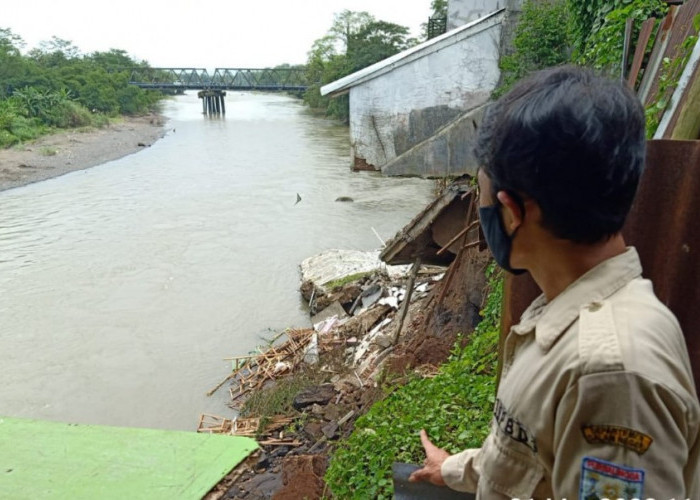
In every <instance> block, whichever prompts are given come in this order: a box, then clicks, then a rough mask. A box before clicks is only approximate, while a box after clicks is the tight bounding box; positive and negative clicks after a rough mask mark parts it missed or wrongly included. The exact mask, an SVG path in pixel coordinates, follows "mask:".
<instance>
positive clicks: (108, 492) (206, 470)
mask: <svg viewBox="0 0 700 500" xmlns="http://www.w3.org/2000/svg"><path fill="white" fill-rule="evenodd" d="M257 447H258V445H257V443H256V442H255V441H254V440H252V439H249V438H243V437H233V436H222V435H210V434H197V433H195V432H181V431H165V430H155V429H134V428H123V427H105V426H98V425H77V424H64V423H58V422H45V421H39V420H28V419H18V418H6V417H0V498H2V499H13V500H14V499H39V498H40V499H64V498H65V499H71V500H72V499H83V498H89V499H112V498H113V499H117V498H118V499H130V500H131V499H141V498H143V499H148V500H156V499H161V498H162V499H169V500H171V499H180V498H183V499H199V498H201V497H202V496H204V495H205V494H206V493H207V492H208V491H209V490H210V489H211V488H212V487H213V486H214V485H215V484H216V483H217V482H218V481H219V480H220V479H221V478H222V477H224V476H225V475H226V474H228V473H229V472H230V471H231V469H233V468H234V467H235V466H236V465H238V464H239V463H240V462H241V461H242V460H243V459H245V458H246V457H247V456H248V455H250V453H252V452H253V451H254V450H255V449H256V448H257Z"/></svg>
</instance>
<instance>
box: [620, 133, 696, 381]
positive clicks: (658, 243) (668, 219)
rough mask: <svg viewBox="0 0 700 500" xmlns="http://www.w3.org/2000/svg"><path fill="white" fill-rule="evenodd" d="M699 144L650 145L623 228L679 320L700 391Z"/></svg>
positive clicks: (659, 141) (665, 302)
mask: <svg viewBox="0 0 700 500" xmlns="http://www.w3.org/2000/svg"><path fill="white" fill-rule="evenodd" d="M698 193H700V141H672V140H658V141H649V143H648V151H647V170H646V172H645V173H644V176H643V178H642V182H641V185H640V187H639V192H638V194H637V199H636V202H635V204H634V206H633V207H632V212H631V213H630V217H629V220H628V221H627V224H626V225H625V229H624V234H625V238H626V240H627V242H628V244H630V245H634V246H636V247H637V250H638V251H639V255H640V258H641V260H642V266H643V268H644V275H645V276H646V277H647V278H649V279H651V280H652V281H653V282H654V291H655V292H656V295H657V296H658V297H659V299H660V300H661V301H662V302H663V303H664V304H666V305H667V306H668V307H669V308H670V309H671V310H672V311H673V312H674V314H675V315H676V317H677V318H678V321H679V322H680V324H681V328H683V333H684V335H685V340H686V344H687V345H688V351H689V353H690V359H691V363H692V365H693V373H694V376H695V385H696V388H697V387H700V315H699V314H698V311H697V310H698V304H700V224H699V223H698V220H697V217H698V214H700V196H698Z"/></svg>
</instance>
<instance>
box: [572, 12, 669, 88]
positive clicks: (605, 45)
mask: <svg viewBox="0 0 700 500" xmlns="http://www.w3.org/2000/svg"><path fill="white" fill-rule="evenodd" d="M624 3H625V4H626V5H624V6H620V7H619V8H615V9H612V10H610V11H609V12H608V13H607V14H606V15H605V18H604V19H603V20H602V22H601V24H600V27H599V28H598V29H596V30H594V31H593V32H591V33H590V34H589V35H588V36H587V38H586V44H585V49H584V50H583V52H581V53H579V54H578V55H577V57H576V61H577V62H578V63H580V64H585V65H586V66H591V67H593V68H595V69H598V70H601V71H604V72H606V73H607V74H609V75H619V74H620V68H621V64H622V52H623V48H624V38H625V23H626V21H627V19H634V25H633V30H632V40H636V39H637V37H638V36H639V31H640V29H641V25H642V22H644V21H645V20H647V19H649V18H650V17H656V18H657V25H658V23H659V22H660V18H661V17H662V16H664V15H665V13H666V11H667V10H668V8H667V6H666V4H665V2H662V1H661V0H629V1H627V2H624ZM596 26H598V25H597V24H596ZM652 44H653V38H652V39H650V41H649V46H648V47H647V51H651V46H652Z"/></svg>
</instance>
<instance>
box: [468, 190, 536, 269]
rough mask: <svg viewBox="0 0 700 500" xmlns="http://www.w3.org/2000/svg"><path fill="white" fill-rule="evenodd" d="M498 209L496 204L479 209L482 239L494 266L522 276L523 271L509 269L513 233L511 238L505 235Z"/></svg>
mask: <svg viewBox="0 0 700 500" xmlns="http://www.w3.org/2000/svg"><path fill="white" fill-rule="evenodd" d="M499 207H500V205H499V204H498V203H496V204H495V205H489V206H488V207H479V220H480V221H481V229H482V230H483V232H484V238H486V244H487V245H488V246H489V250H491V255H493V258H494V260H495V261H496V264H498V265H499V266H501V267H502V268H503V269H505V270H506V271H508V272H509V273H513V274H522V273H524V272H525V269H513V268H511V267H510V249H511V245H512V243H513V237H514V236H515V232H514V233H513V234H512V235H511V236H508V233H506V228H505V227H504V226H503V219H502V218H501V211H500V210H499ZM516 231H517V229H516Z"/></svg>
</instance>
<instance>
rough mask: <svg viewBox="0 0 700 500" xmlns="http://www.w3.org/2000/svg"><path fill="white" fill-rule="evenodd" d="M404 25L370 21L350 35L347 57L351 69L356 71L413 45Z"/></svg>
mask: <svg viewBox="0 0 700 500" xmlns="http://www.w3.org/2000/svg"><path fill="white" fill-rule="evenodd" d="M408 35H409V30H408V28H407V27H405V26H400V25H398V24H394V23H388V22H385V21H371V22H369V23H367V24H366V25H364V26H362V27H361V28H360V29H359V30H358V31H357V32H356V33H355V34H353V35H351V36H350V39H349V46H348V52H347V55H348V59H349V66H350V69H351V71H358V70H360V69H362V68H365V67H367V66H369V65H371V64H374V63H376V62H378V61H381V60H383V59H386V58H387V57H391V56H393V55H394V54H397V53H399V52H401V51H403V50H406V49H407V48H409V47H411V46H413V45H415V44H416V43H417V41H416V40H415V39H413V38H409V36H408Z"/></svg>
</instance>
